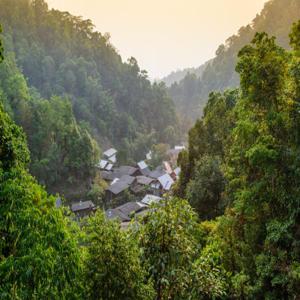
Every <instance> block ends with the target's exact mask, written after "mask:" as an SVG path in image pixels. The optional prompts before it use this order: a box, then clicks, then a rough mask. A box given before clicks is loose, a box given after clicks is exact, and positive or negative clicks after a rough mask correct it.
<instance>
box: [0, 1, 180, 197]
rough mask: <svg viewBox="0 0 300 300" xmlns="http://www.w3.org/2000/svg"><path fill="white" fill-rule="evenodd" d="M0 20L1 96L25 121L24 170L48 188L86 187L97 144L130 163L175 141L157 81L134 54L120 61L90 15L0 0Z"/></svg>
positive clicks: (171, 113)
mask: <svg viewBox="0 0 300 300" xmlns="http://www.w3.org/2000/svg"><path fill="white" fill-rule="evenodd" d="M0 20H1V23H2V26H3V28H4V34H3V41H4V46H5V47H4V48H5V57H6V59H5V62H4V63H3V64H2V65H1V66H0V77H1V82H0V89H1V94H2V102H3V103H4V106H5V109H6V111H8V112H9V114H10V115H11V116H12V117H13V118H14V120H15V121H16V122H17V124H19V125H21V126H22V127H23V128H24V130H25V133H26V134H27V136H28V142H29V148H30V151H31V156H32V160H31V165H30V169H31V172H32V173H33V174H34V175H35V176H36V177H37V178H38V180H39V181H40V182H41V183H42V184H45V185H46V186H47V188H48V190H49V191H51V192H57V191H60V192H62V191H63V190H66V189H67V188H68V186H70V185H71V184H74V183H75V182H77V184H79V182H80V185H81V187H80V189H81V190H85V189H86V186H88V185H89V183H90V181H91V180H92V178H93V176H94V174H93V170H92V166H93V165H95V163H96V161H97V160H98V159H99V149H98V148H99V147H98V145H99V146H100V148H102V149H105V148H106V147H109V146H114V147H116V148H117V149H118V150H120V157H119V158H120V160H121V161H123V162H129V161H135V160H139V159H142V158H144V156H145V154H146V153H147V152H148V151H149V149H150V148H151V146H152V145H153V144H155V143H159V142H164V143H170V144H174V143H175V142H176V141H177V140H178V137H179V135H178V123H177V117H176V112H175V108H174V105H173V103H172V100H171V99H170V98H169V97H168V95H167V91H166V89H165V87H164V85H163V84H151V83H150V81H149V80H148V79H147V73H146V72H145V71H143V70H140V68H139V66H138V64H137V61H136V60H135V59H134V58H130V59H129V60H128V62H126V63H123V62H122V60H121V57H120V56H119V54H118V53H117V51H116V49H115V48H114V47H113V46H112V45H111V43H110V42H109V35H108V34H104V35H103V34H101V33H99V32H97V31H95V29H94V26H93V24H92V22H91V21H90V20H83V19H82V18H80V17H75V16H72V15H70V14H69V13H67V12H60V11H57V10H49V9H48V6H47V4H46V2H45V1H43V0H0ZM97 144H98V145H97ZM84 179H86V180H85V183H84V184H82V182H83V181H84ZM62 185H63V186H64V187H63V188H62ZM73 186H74V185H73Z"/></svg>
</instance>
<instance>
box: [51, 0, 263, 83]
mask: <svg viewBox="0 0 300 300" xmlns="http://www.w3.org/2000/svg"><path fill="white" fill-rule="evenodd" d="M265 2H266V1H265V0H243V1H241V0H210V1H206V0H186V1H180V0H164V1H161V0H152V1H146V0H124V1H123V0H122V1H120V0H111V1H99V0H76V1H74V0H63V1H62V0H49V1H48V3H49V5H50V7H54V8H57V9H59V10H66V11H69V12H71V13H72V14H76V15H80V16H83V17H84V18H87V19H91V20H92V21H93V23H94V24H95V25H96V27H97V29H98V30H99V31H100V32H102V33H104V32H109V33H110V34H111V41H112V43H113V45H114V46H115V47H116V48H117V49H118V50H119V52H120V54H121V55H122V57H123V59H127V58H128V57H130V56H134V57H135V58H136V59H137V60H138V62H139V64H140V66H141V67H142V68H144V69H146V70H147V71H148V72H149V75H150V77H151V78H161V77H163V76H165V75H167V74H168V73H170V72H171V71H173V70H176V69H180V68H186V67H195V66H199V65H200V64H202V63H203V62H205V61H207V60H208V59H210V58H212V57H213V56H214V53H215V50H216V49H217V47H218V46H219V45H220V43H222V42H224V41H225V40H226V38H228V37H229V36H231V35H232V34H234V33H236V32H237V30H238V29H239V28H240V27H241V26H242V25H246V24H248V23H250V22H251V21H252V19H253V18H254V17H255V16H256V14H257V13H258V12H260V11H261V9H262V8H263V5H264V3H265Z"/></svg>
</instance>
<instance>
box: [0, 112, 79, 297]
mask: <svg viewBox="0 0 300 300" xmlns="http://www.w3.org/2000/svg"><path fill="white" fill-rule="evenodd" d="M0 154H1V155H0V199H1V201H0V236H1V240H0V297H1V299H61V298H62V299H67V298H70V297H71V296H72V298H73V299H77V298H78V297H79V293H80V284H79V280H78V279H79V276H80V270H81V263H80V252H79V250H78V245H77V241H76V238H75V236H74V232H75V231H74V229H75V228H72V226H70V224H69V222H68V221H67V219H66V218H65V217H64V216H63V215H62V211H60V210H57V209H55V207H54V198H48V196H47V194H46V192H45V191H44V190H43V189H42V188H41V187H40V186H38V185H37V184H36V182H35V180H34V179H33V178H32V177H31V176H30V175H28V173H27V172H26V170H25V167H26V164H27V162H28V150H27V147H26V142H25V139H24V135H23V133H22V131H21V130H20V128H19V127H17V126H16V125H15V124H13V122H12V121H11V120H10V118H9V117H8V115H7V114H5V113H4V112H3V109H2V107H0Z"/></svg>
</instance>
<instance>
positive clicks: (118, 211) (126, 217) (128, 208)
mask: <svg viewBox="0 0 300 300" xmlns="http://www.w3.org/2000/svg"><path fill="white" fill-rule="evenodd" d="M145 209H147V205H146V204H144V203H141V202H127V203H125V204H123V205H121V206H118V207H116V208H114V209H108V210H107V211H106V212H105V215H106V217H107V218H108V219H119V220H120V221H121V222H129V221H130V220H131V219H132V217H133V216H134V215H135V214H136V213H139V212H141V211H143V210H145Z"/></svg>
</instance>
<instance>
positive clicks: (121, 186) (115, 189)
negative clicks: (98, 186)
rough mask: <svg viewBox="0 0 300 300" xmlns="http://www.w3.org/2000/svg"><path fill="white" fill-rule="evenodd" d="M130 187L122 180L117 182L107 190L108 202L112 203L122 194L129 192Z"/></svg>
mask: <svg viewBox="0 0 300 300" xmlns="http://www.w3.org/2000/svg"><path fill="white" fill-rule="evenodd" d="M129 187H130V185H129V184H128V183H127V182H125V181H122V180H116V181H115V182H114V183H113V184H112V185H110V186H109V187H108V188H107V189H106V197H105V198H106V201H108V202H111V201H112V200H113V199H115V198H117V197H120V196H121V195H122V193H124V192H125V191H128V189H129Z"/></svg>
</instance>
